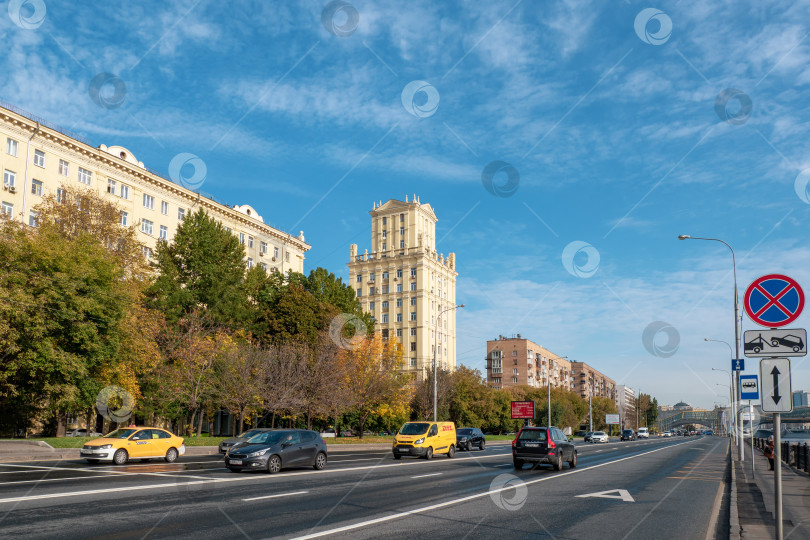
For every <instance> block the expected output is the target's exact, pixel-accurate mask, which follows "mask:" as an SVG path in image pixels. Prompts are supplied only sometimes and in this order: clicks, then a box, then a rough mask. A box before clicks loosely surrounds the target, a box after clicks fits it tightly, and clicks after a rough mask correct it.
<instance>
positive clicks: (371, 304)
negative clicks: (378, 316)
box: [368, 302, 374, 311]
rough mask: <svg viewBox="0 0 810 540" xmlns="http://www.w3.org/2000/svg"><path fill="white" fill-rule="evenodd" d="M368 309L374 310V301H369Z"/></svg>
mask: <svg viewBox="0 0 810 540" xmlns="http://www.w3.org/2000/svg"><path fill="white" fill-rule="evenodd" d="M368 309H369V311H374V302H369V303H368Z"/></svg>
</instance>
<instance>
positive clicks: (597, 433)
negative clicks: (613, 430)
mask: <svg viewBox="0 0 810 540" xmlns="http://www.w3.org/2000/svg"><path fill="white" fill-rule="evenodd" d="M593 434H594V435H600V436H601V435H607V433H605V432H604V431H594V432H593Z"/></svg>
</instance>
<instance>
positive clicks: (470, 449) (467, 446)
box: [464, 441, 472, 452]
mask: <svg viewBox="0 0 810 540" xmlns="http://www.w3.org/2000/svg"><path fill="white" fill-rule="evenodd" d="M464 450H466V451H467V452H471V451H472V443H471V442H470V441H467V445H466V446H465V447H464Z"/></svg>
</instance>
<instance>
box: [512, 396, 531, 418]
mask: <svg viewBox="0 0 810 540" xmlns="http://www.w3.org/2000/svg"><path fill="white" fill-rule="evenodd" d="M512 418H524V419H526V418H528V419H529V420H531V419H532V418H534V401H513V402H512Z"/></svg>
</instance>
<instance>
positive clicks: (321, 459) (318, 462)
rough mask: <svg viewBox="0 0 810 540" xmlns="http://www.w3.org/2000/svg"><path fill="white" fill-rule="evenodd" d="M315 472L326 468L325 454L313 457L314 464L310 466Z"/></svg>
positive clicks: (320, 453) (319, 453)
mask: <svg viewBox="0 0 810 540" xmlns="http://www.w3.org/2000/svg"><path fill="white" fill-rule="evenodd" d="M312 467H313V468H314V469H315V470H316V471H322V470H324V469H325V468H326V454H324V453H323V452H318V455H317V456H315V464H314V465H313V466H312Z"/></svg>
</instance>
